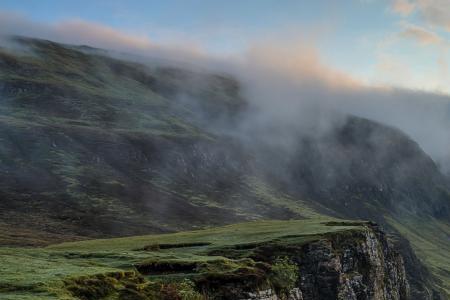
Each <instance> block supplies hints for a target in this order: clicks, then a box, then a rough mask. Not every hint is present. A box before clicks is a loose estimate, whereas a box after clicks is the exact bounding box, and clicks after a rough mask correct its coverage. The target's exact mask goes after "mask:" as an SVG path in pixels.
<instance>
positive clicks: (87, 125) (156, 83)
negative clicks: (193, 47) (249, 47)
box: [0, 38, 450, 291]
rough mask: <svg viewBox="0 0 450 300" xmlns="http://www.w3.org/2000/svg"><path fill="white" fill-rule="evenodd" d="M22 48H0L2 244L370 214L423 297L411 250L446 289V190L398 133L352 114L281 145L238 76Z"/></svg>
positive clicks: (60, 48) (449, 200)
mask: <svg viewBox="0 0 450 300" xmlns="http://www.w3.org/2000/svg"><path fill="white" fill-rule="evenodd" d="M15 41H16V43H18V45H19V46H20V47H17V49H21V50H20V51H11V50H9V49H5V48H3V49H1V48H0V142H1V143H0V245H4V246H12V247H14V246H45V245H48V244H53V243H57V242H63V241H74V240H81V239H87V238H108V237H117V236H129V235H141V234H149V233H166V232H173V231H180V230H186V229H199V228H207V227H211V226H217V225H224V224H231V223H236V222H242V221H250V220H258V219H306V218H314V219H321V218H327V217H329V216H332V217H341V218H345V219H365V220H373V221H376V222H377V223H379V224H381V225H382V226H383V227H384V228H385V229H387V230H390V232H391V233H393V234H396V235H397V240H398V243H399V246H400V247H401V249H402V252H403V254H404V255H405V256H406V257H408V264H407V271H408V274H409V276H410V279H411V281H412V282H413V283H414V285H417V289H418V290H424V291H426V290H429V289H430V285H429V282H430V280H431V275H430V274H428V272H427V271H426V270H425V269H424V268H423V267H422V265H421V263H420V261H419V260H417V258H416V257H415V255H414V253H412V252H411V251H410V247H409V244H410V245H411V246H412V247H413V248H414V250H415V253H417V255H418V256H419V258H420V259H421V261H423V262H425V263H426V264H427V266H428V268H429V269H430V270H431V271H432V273H433V276H435V277H436V278H437V279H439V280H440V286H441V287H442V288H444V289H447V291H448V287H449V285H450V283H449V278H450V276H448V274H449V273H448V272H450V266H449V258H448V255H447V254H446V253H447V249H450V241H449V239H448V232H449V231H448V226H450V225H449V220H450V192H449V191H450V188H449V187H450V184H449V182H448V179H447V178H446V177H445V176H443V175H442V174H441V172H440V171H439V169H438V168H437V166H436V165H435V163H434V162H433V161H432V160H431V158H430V157H429V156H428V155H426V154H425V153H424V152H423V151H422V150H421V149H420V147H419V146H418V145H417V144H416V143H415V142H414V141H412V140H411V139H410V138H409V137H407V136H405V135H404V134H403V133H402V132H400V131H398V130H396V129H393V128H390V127H387V126H384V125H382V124H378V123H375V122H372V121H370V120H366V119H362V118H357V117H347V118H343V119H344V120H345V122H343V124H341V125H340V126H337V127H336V128H333V129H331V130H330V131H329V132H327V133H326V134H324V135H322V136H316V135H315V134H314V132H310V133H308V134H306V135H295V134H292V135H291V136H289V143H288V144H289V147H288V148H286V147H285V144H283V143H281V144H280V143H276V142H274V141H273V140H271V139H268V138H267V137H268V136H269V137H270V135H265V133H266V132H267V131H269V130H274V132H277V130H281V129H283V128H277V127H276V126H277V124H271V123H270V122H271V120H266V122H265V123H268V126H267V128H266V127H262V128H260V127H258V128H251V126H252V125H253V126H256V125H254V124H251V123H250V122H245V121H247V120H252V119H253V118H255V117H256V118H257V117H259V115H257V111H253V110H251V109H250V107H249V104H248V102H247V101H246V100H245V99H244V98H243V96H242V93H241V86H240V84H239V83H238V82H237V81H236V80H235V79H233V78H231V77H230V76H229V75H226V74H210V73H208V72H204V71H201V70H195V71H193V70H186V69H183V68H179V67H174V66H168V65H164V66H163V65H161V64H156V63H149V64H147V65H143V64H139V63H134V62H130V61H125V60H122V59H115V58H112V57H110V56H108V55H106V54H107V53H106V52H104V51H100V50H95V49H90V48H87V47H75V46H70V45H61V44H57V43H53V42H49V41H42V40H34V39H25V38H16V39H15ZM255 114H256V115H255ZM263 123H264V122H263ZM243 124H244V125H246V126H250V128H248V127H246V129H247V130H248V129H250V130H249V131H248V132H250V134H248V132H246V131H244V130H242V126H243ZM259 125H260V123H258V126H259ZM417 224H421V225H422V224H427V226H418V225H417ZM418 227H420V228H418ZM404 238H407V240H405V239H404ZM433 249H436V250H433ZM2 251H3V250H2ZM5 251H6V250H5ZM14 251H16V250H13V252H14ZM45 251H46V250H45ZM45 251H44V252H41V250H36V252H33V251H31V250H24V252H18V253H20V254H21V255H22V254H23V255H24V259H25V260H26V261H27V262H28V261H29V260H30V259H31V260H33V259H34V256H33V255H35V254H33V253H37V254H36V255H37V256H38V257H37V258H36V259H37V261H39V260H41V263H42V264H44V261H45V260H49V259H51V258H49V257H48V256H47V257H46V256H45V255H46V254H45V253H46V252H45ZM42 253H44V254H42ZM41 254H42V255H44V256H39V255H41ZM111 255H113V254H111ZM114 255H117V254H114ZM13 258H14V256H13ZM14 259H17V257H16V258H14ZM31 265H32V264H31ZM110 267H111V266H110V265H107V268H110ZM30 271H31V270H30ZM20 276H22V275H20Z"/></svg>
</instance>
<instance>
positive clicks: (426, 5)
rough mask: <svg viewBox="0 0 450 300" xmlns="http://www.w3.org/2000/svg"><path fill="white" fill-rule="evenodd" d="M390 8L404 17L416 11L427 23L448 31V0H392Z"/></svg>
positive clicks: (449, 5) (449, 0)
mask: <svg viewBox="0 0 450 300" xmlns="http://www.w3.org/2000/svg"><path fill="white" fill-rule="evenodd" d="M391 8H392V10H393V11H394V12H396V13H398V14H400V15H402V16H404V17H406V16H409V15H411V14H412V13H413V12H417V14H418V16H419V17H420V18H421V19H422V20H423V21H425V22H426V23H427V24H428V25H431V26H434V27H437V28H441V29H444V30H446V31H450V9H449V8H450V0H393V1H392V6H391Z"/></svg>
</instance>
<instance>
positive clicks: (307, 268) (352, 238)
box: [221, 225, 411, 300]
mask: <svg viewBox="0 0 450 300" xmlns="http://www.w3.org/2000/svg"><path fill="white" fill-rule="evenodd" d="M285 255H286V256H288V257H289V259H291V260H292V262H294V263H295V264H297V265H298V267H299V270H300V272H299V278H298V282H297V287H296V288H295V289H293V290H291V291H290V293H289V295H288V296H287V298H286V296H280V295H278V294H277V293H276V292H275V291H274V289H270V288H269V289H262V290H260V291H251V292H246V293H242V295H241V296H240V298H241V299H249V300H250V299H251V300H256V299H258V300H278V299H290V300H300V299H301V300H316V299H317V300H327V299H330V300H331V299H340V300H364V299H367V300H369V299H371V300H406V299H411V297H410V292H409V284H408V281H407V279H406V274H405V267H404V264H403V259H402V257H401V255H400V254H399V253H398V252H397V251H395V250H394V249H393V247H392V245H391V244H390V242H388V240H387V238H386V236H385V234H384V233H383V232H382V231H380V230H379V229H378V227H376V226H373V225H368V226H367V227H365V229H364V230H360V231H350V232H340V233H335V234H331V235H329V236H326V237H325V238H323V239H320V240H317V241H313V242H310V243H306V244H303V245H296V244H290V245H286V246H280V245H270V246H267V245H266V246H263V247H260V248H257V249H255V259H258V258H259V259H267V260H268V261H270V260H272V258H273V257H276V256H285ZM250 285H251V284H249V283H248V282H245V283H243V286H245V288H248V287H249V286H250ZM237 291H239V286H237V285H236V284H235V285H234V288H233V290H232V291H231V290H230V292H231V293H232V294H233V295H231V294H229V295H227V293H226V291H223V290H222V291H221V297H222V299H236V298H235V297H236V293H237Z"/></svg>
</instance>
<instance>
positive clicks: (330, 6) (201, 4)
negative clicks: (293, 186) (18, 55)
mask: <svg viewBox="0 0 450 300" xmlns="http://www.w3.org/2000/svg"><path fill="white" fill-rule="evenodd" d="M2 18H3V19H8V20H9V21H11V19H13V20H14V19H20V20H22V22H28V24H38V25H36V26H41V25H42V26H44V27H45V26H47V27H52V28H53V29H52V30H54V31H64V30H65V32H67V31H70V32H74V31H77V32H78V33H79V34H80V32H81V31H82V32H85V34H87V35H88V34H90V32H91V31H92V32H94V31H96V30H97V32H102V33H104V35H108V36H110V38H111V39H116V40H120V42H121V43H130V44H132V43H135V44H138V45H139V46H140V47H143V46H144V45H146V44H152V45H155V44H157V45H173V46H175V47H186V48H189V49H195V51H199V52H202V53H209V54H211V55H216V56H222V57H226V56H233V55H236V54H237V53H242V52H246V51H248V49H251V48H252V47H253V46H254V45H255V44H258V43H263V42H264V43H278V44H280V45H281V46H280V47H287V48H288V47H294V45H298V44H299V43H301V44H307V45H308V47H310V48H314V49H315V51H317V53H318V55H319V56H320V60H321V62H322V63H323V64H325V65H327V66H329V67H330V68H332V69H336V70H339V71H340V72H343V73H345V74H347V75H348V76H349V77H352V78H355V79H357V80H359V81H361V82H364V83H365V84H368V85H374V86H394V87H405V88H409V89H414V90H426V91H432V92H438V93H445V94H450V67H449V62H448V60H449V59H450V0H314V1H313V0H283V1H279V0H230V1H223V0H221V1H217V0H164V1H153V0H128V1H117V0H108V1H107V0H89V1H86V0H78V1H67V0H59V1H56V0H53V1H52V0H39V1H38V0H28V1H17V0H0V22H1V21H2V20H1V19H2ZM32 27H34V25H33V26H32ZM55 28H56V29H55ZM60 28H63V29H64V30H62V29H60ZM68 28H69V29H68ZM91 28H92V30H91ZM94 40H95V39H94ZM89 41H92V39H91V40H89ZM94 42H95V41H94ZM106 45H109V44H106ZM94 46H95V45H94Z"/></svg>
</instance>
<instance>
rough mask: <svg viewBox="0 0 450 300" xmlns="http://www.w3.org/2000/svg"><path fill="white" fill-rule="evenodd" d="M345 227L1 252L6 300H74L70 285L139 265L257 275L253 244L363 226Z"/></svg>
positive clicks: (281, 224)
mask: <svg viewBox="0 0 450 300" xmlns="http://www.w3.org/2000/svg"><path fill="white" fill-rule="evenodd" d="M339 224H340V223H333V224H332V225H333V226H329V225H327V224H326V222H324V221H323V220H296V221H258V222H250V223H242V224H235V225H229V226H224V227H219V228H211V229H206V230H198V231H190V232H180V233H174V234H163V235H148V236H136V237H127V238H115V239H104V240H88V241H82V242H71V243H63V244H57V245H52V246H49V247H47V248H34V249H26V248H0V265H1V266H2V272H1V273H0V298H1V299H2V300H3V299H4V300H12V299H39V300H40V299H73V298H72V296H71V294H70V293H69V292H68V291H67V289H66V288H65V285H64V281H66V282H67V280H70V279H71V280H75V278H80V277H82V276H89V275H91V276H92V275H98V274H117V272H122V273H123V272H126V271H134V270H135V268H134V266H145V265H152V264H153V265H157V264H159V265H163V264H171V265H172V266H182V265H186V264H187V265H189V264H195V265H196V266H197V270H196V272H194V273H198V272H200V273H204V274H210V273H217V274H218V275H220V274H222V275H223V274H225V273H226V274H233V272H235V271H236V270H241V271H242V269H243V268H244V269H246V270H248V272H252V271H254V267H255V262H253V261H252V260H251V259H246V258H245V256H246V254H247V253H246V252H248V251H251V247H248V245H251V244H255V245H256V244H261V243H269V242H272V243H273V242H276V243H296V244H299V243H305V242H308V241H312V240H316V239H319V238H321V237H323V235H325V234H331V233H336V232H343V231H353V230H360V229H362V226H361V223H357V222H354V223H343V224H341V225H339ZM228 249H242V250H240V252H239V255H240V256H242V257H241V258H227V257H223V256H220V255H217V254H214V253H223V252H224V251H225V253H226V252H227V251H228ZM213 254H214V255H213ZM189 273H190V271H184V272H181V273H180V274H172V273H170V274H153V275H149V276H148V278H149V279H150V280H162V279H164V278H170V279H171V280H173V279H174V278H177V277H178V278H180V279H181V278H188V277H189V276H196V274H189ZM197 275H198V274H197ZM114 276H116V275H114Z"/></svg>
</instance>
